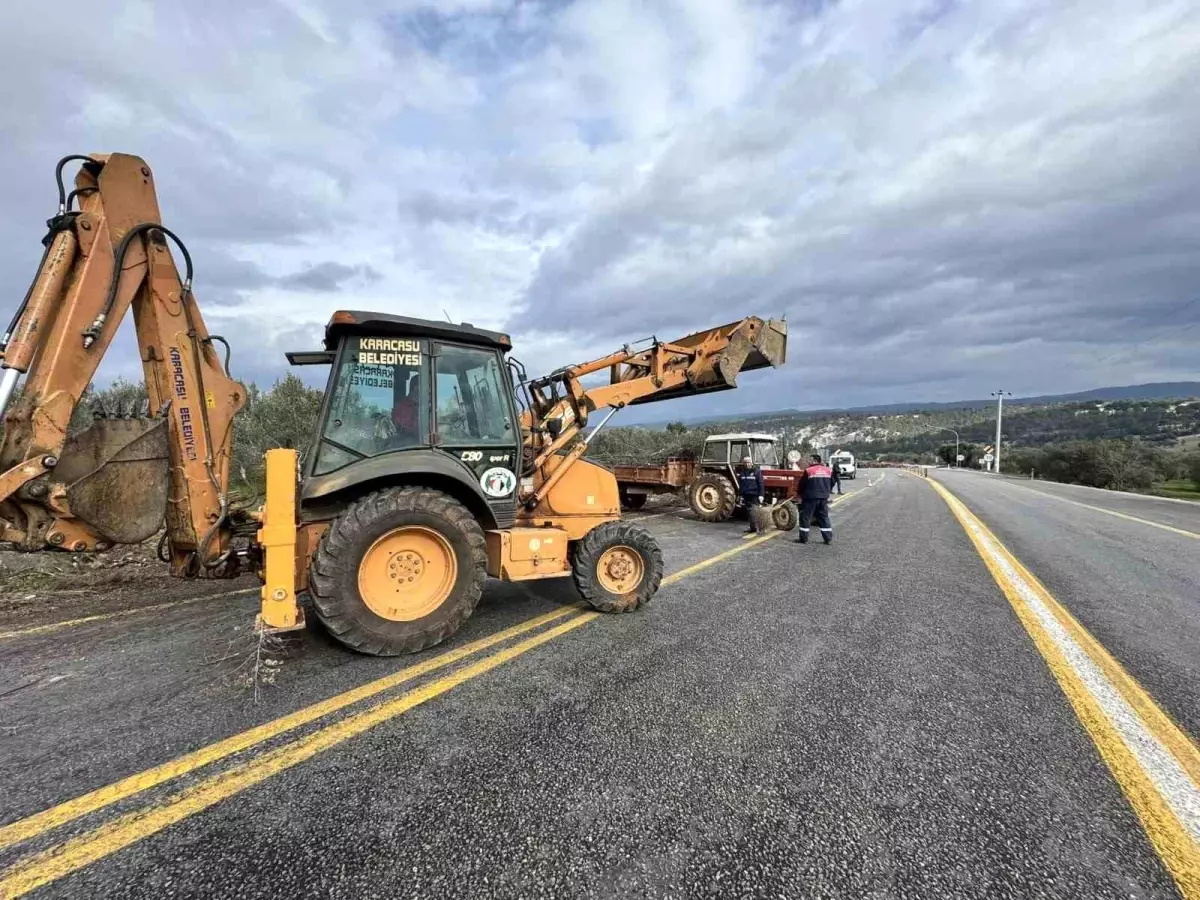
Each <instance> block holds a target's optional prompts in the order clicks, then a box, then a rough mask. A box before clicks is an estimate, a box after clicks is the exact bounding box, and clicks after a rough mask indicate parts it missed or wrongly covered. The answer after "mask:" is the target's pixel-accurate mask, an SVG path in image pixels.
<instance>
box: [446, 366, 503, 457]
mask: <svg viewBox="0 0 1200 900" xmlns="http://www.w3.org/2000/svg"><path fill="white" fill-rule="evenodd" d="M434 366H435V369H436V372H437V378H436V383H435V385H434V391H435V402H436V405H437V425H436V431H437V433H438V436H439V437H440V438H441V442H442V443H443V444H445V445H446V446H475V445H479V444H511V443H512V442H513V439H514V438H513V434H514V432H513V422H512V406H511V404H510V403H509V399H508V394H507V392H506V390H505V381H504V378H503V373H502V372H501V369H500V357H499V355H498V354H497V353H496V352H495V351H493V350H480V349H478V348H475V347H457V346H454V345H452V344H442V345H440V346H439V347H438V353H437V357H436V360H435V363H434Z"/></svg>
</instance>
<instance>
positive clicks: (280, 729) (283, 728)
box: [0, 606, 582, 850]
mask: <svg viewBox="0 0 1200 900" xmlns="http://www.w3.org/2000/svg"><path fill="white" fill-rule="evenodd" d="M581 611H582V610H581V607H579V606H564V607H560V608H558V609H554V610H551V611H550V612H548V613H544V614H542V615H540V616H535V617H534V618H532V619H528V620H526V621H524V622H520V623H518V624H517V625H514V626H512V627H511V628H506V629H504V630H503V631H498V632H496V633H495V634H493V635H489V636H488V637H485V638H481V639H480V640H477V641H472V642H471V643H469V644H464V645H463V646H461V647H458V648H456V649H454V650H450V651H449V652H447V653H442V654H439V655H438V656H435V657H432V658H430V659H427V660H425V661H423V662H420V663H417V664H416V665H413V666H409V667H407V668H404V669H401V670H400V671H398V672H394V673H393V674H391V675H387V676H385V677H383V678H379V679H377V680H375V681H371V682H368V683H367V684H364V685H361V686H359V687H356V688H354V689H352V690H349V691H346V692H345V693H342V694H338V695H336V696H334V697H330V698H329V699H328V700H322V701H321V702H319V703H314V704H313V705H312V706H306V707H304V708H303V709H299V710H297V711H296V712H293V713H289V714H288V715H286V716H281V717H280V718H278V719H274V720H272V721H270V722H266V723H264V724H262V725H257V726H255V727H254V728H250V729H247V730H246V731H243V732H241V733H239V734H235V735H232V736H231V737H227V738H225V739H224V740H220V741H217V742H216V743H214V744H209V745H208V746H206V747H201V748H200V749H199V750H194V751H192V752H191V753H185V754H184V755H183V756H180V757H178V758H176V759H173V760H171V761H170V762H166V763H163V764H162V765H158V766H155V767H153V768H151V769H146V770H145V771H143V772H139V773H137V774H136V775H130V776H128V777H126V778H122V779H121V780H120V781H114V782H113V783H112V784H109V785H106V786H105V787H102V788H97V789H96V790H94V791H90V792H88V793H86V794H82V795H80V796H78V797H76V798H75V799H73V800H67V801H65V802H63V803H60V804H58V805H57V806H52V807H50V808H49V809H46V810H43V811H42V812H39V813H35V814H33V815H31V816H27V817H26V818H24V819H19V820H17V821H16V822H13V823H11V824H9V825H5V826H4V827H2V828H0V850H4V849H5V848H7V847H11V846H12V845H13V844H19V843H21V842H22V841H27V840H29V839H30V838H33V837H36V836H37V835H39V834H42V833H43V832H46V831H49V830H50V829H52V828H57V827H59V826H60V825H65V824H66V823H67V822H71V821H74V820H75V819H78V818H80V817H81V816H85V815H88V814H89V813H93V812H95V811H97V810H99V809H103V808H104V807H106V806H109V805H111V804H113V803H116V802H118V801H120V800H124V799H126V798H128V797H132V796H133V795H135V794H139V793H141V792H142V791H145V790H148V789H149V788H152V787H155V786H156V785H159V784H162V783H163V782H166V781H170V780H172V779H174V778H178V777H179V776H180V775H185V774H187V773H188V772H192V771H195V770H196V769H199V768H201V767H203V766H207V765H209V764H210V763H214V762H217V761H218V760H222V759H225V758H226V757H228V756H231V755H233V754H234V753H238V752H240V751H242V750H246V749H248V748H250V747H253V746H255V745H256V744H261V743H262V742H263V741H266V740H270V739H271V738H273V737H276V736H277V735H280V734H283V733H284V732H287V731H291V730H293V729H295V728H299V727H300V726H301V725H307V724H308V723H310V722H314V721H316V720H317V719H321V718H324V717H325V716H328V715H330V714H331V713H335V712H337V711H338V710H341V709H345V708H346V707H347V706H350V705H352V704H354V703H358V702H359V701H360V700H365V699H367V698H368V697H373V696H375V695H376V694H379V693H381V692H383V691H387V690H390V689H391V688H394V687H396V686H397V685H400V684H403V683H404V682H406V681H411V680H412V679H414V678H418V677H420V676H422V675H427V674H428V673H430V672H433V671H436V670H437V669H441V668H444V667H446V666H449V665H452V664H453V663H456V662H458V661H459V660H462V659H465V658H466V657H468V656H472V655H474V654H476V653H479V652H480V651H482V650H487V649H489V648H490V647H494V646H495V645H496V644H499V643H502V642H503V641H507V640H509V639H510V638H514V637H516V636H517V635H520V634H524V633H525V632H527V631H531V630H533V629H535V628H539V627H541V626H542V625H546V624H548V623H550V622H553V621H554V620H555V619H561V618H562V617H563V616H566V615H570V614H573V613H579V612H581Z"/></svg>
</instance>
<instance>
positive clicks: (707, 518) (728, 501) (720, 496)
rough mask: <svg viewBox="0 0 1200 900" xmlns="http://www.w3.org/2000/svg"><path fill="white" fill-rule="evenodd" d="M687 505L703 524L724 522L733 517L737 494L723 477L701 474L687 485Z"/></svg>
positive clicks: (706, 473)
mask: <svg viewBox="0 0 1200 900" xmlns="http://www.w3.org/2000/svg"><path fill="white" fill-rule="evenodd" d="M688 505H689V506H691V508H692V512H694V513H695V514H696V516H697V517H698V518H699V519H700V520H701V521H703V522H724V521H725V520H726V519H728V518H729V517H730V516H732V515H733V510H734V507H736V506H737V493H736V492H735V491H734V489H733V483H732V482H730V480H729V479H728V478H726V477H725V476H724V475H719V474H717V473H716V472H702V473H700V474H699V475H697V476H696V477H695V478H694V479H692V483H691V484H690V485H688Z"/></svg>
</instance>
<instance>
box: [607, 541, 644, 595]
mask: <svg viewBox="0 0 1200 900" xmlns="http://www.w3.org/2000/svg"><path fill="white" fill-rule="evenodd" d="M645 575H646V566H645V563H643V562H642V555H641V554H640V553H638V552H637V551H636V550H634V549H633V548H632V547H625V546H620V547H609V548H608V549H607V550H605V551H604V553H602V554H601V555H600V560H599V561H598V562H597V563H596V578H597V579H599V581H600V585H601V587H603V588H604V589H605V590H606V591H608V592H609V593H610V594H628V593H629V592H630V591H633V590H636V589H637V586H638V585H639V584H641V583H642V579H643V578H644V577H645Z"/></svg>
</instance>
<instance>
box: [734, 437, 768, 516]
mask: <svg viewBox="0 0 1200 900" xmlns="http://www.w3.org/2000/svg"><path fill="white" fill-rule="evenodd" d="M737 480H738V494H740V495H741V498H742V503H743V504H744V505H745V507H746V517H747V518H748V519H749V520H750V527H749V528H747V529H746V534H757V533H758V513H759V509H760V507H761V506H762V502H763V493H764V491H763V474H762V467H761V466H756V465H755V464H754V460H753V459H751V458H750V457H749V456H747V457H744V458H743V459H742V464H741V465H740V466H739V467H738V470H737Z"/></svg>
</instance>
